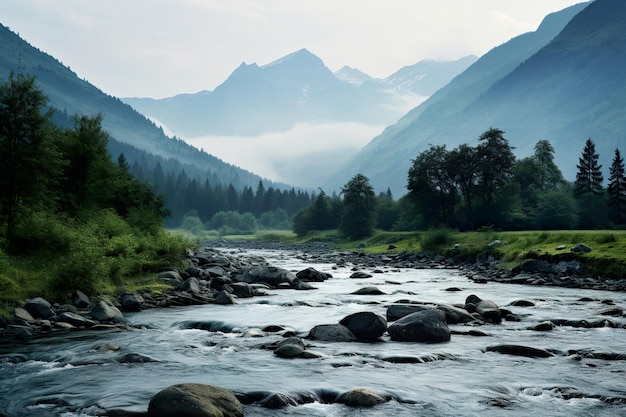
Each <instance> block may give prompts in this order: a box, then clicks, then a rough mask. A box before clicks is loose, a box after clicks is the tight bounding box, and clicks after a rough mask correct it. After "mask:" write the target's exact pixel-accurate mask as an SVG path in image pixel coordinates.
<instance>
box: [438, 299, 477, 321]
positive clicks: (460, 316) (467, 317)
mask: <svg viewBox="0 0 626 417" xmlns="http://www.w3.org/2000/svg"><path fill="white" fill-rule="evenodd" d="M437 308H438V309H439V310H441V311H443V312H444V314H445V315H446V323H448V324H460V323H472V322H475V321H477V320H476V317H474V316H472V315H471V314H470V313H469V312H468V311H467V310H465V309H464V308H459V307H455V306H451V305H448V304H438V305H437Z"/></svg>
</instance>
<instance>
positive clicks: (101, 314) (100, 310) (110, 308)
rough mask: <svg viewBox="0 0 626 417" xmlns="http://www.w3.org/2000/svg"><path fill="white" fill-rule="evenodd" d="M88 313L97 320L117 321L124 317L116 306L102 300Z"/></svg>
mask: <svg viewBox="0 0 626 417" xmlns="http://www.w3.org/2000/svg"><path fill="white" fill-rule="evenodd" d="M89 315H90V316H91V317H93V318H94V319H96V320H98V321H118V320H121V319H123V318H124V315H123V314H122V312H121V311H120V310H119V309H118V308H117V307H115V306H114V305H112V304H109V303H107V302H106V301H102V300H101V301H99V302H98V303H96V304H95V305H94V306H93V307H92V308H91V311H90V312H89Z"/></svg>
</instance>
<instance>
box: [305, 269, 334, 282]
mask: <svg viewBox="0 0 626 417" xmlns="http://www.w3.org/2000/svg"><path fill="white" fill-rule="evenodd" d="M296 277H298V278H299V279H300V280H301V281H306V282H322V281H326V280H327V279H328V278H332V277H333V276H332V275H331V274H329V273H328V272H320V271H318V270H317V269H315V268H312V267H309V268H307V269H303V270H302V271H300V272H298V273H297V274H296Z"/></svg>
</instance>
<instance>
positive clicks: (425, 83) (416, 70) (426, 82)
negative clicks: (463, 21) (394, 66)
mask: <svg viewBox="0 0 626 417" xmlns="http://www.w3.org/2000/svg"><path fill="white" fill-rule="evenodd" d="M477 59H478V57H476V56H474V55H468V56H466V57H463V58H461V59H457V60H456V61H435V60H431V59H428V60H423V61H420V62H418V63H417V64H414V65H409V66H406V67H403V68H401V69H399V70H398V71H396V72H394V73H393V74H391V75H390V76H389V77H387V78H385V79H383V80H380V81H379V82H380V83H381V84H382V85H384V86H388V87H389V88H392V89H393V90H396V91H401V92H406V91H409V92H411V93H414V94H417V95H420V96H430V95H432V94H433V93H434V92H435V91H437V90H439V89H440V88H441V87H443V86H445V85H446V84H448V83H449V82H450V81H451V80H452V79H453V78H454V77H456V76H457V75H459V74H460V73H462V72H463V71H464V70H465V69H466V68H467V67H469V66H470V65H472V64H473V63H474V62H476V60H477Z"/></svg>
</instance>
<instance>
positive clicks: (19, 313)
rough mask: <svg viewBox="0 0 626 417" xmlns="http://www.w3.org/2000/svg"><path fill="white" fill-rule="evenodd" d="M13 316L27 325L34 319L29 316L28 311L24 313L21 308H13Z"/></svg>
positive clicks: (23, 309) (24, 310)
mask: <svg viewBox="0 0 626 417" xmlns="http://www.w3.org/2000/svg"><path fill="white" fill-rule="evenodd" d="M13 316H14V317H15V318H18V319H20V320H24V321H25V322H27V323H28V322H34V321H35V318H34V317H33V315H32V314H30V313H29V312H28V311H26V309H25V308H22V307H15V308H14V309H13Z"/></svg>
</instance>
